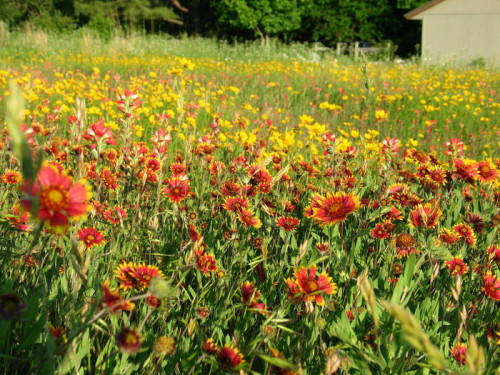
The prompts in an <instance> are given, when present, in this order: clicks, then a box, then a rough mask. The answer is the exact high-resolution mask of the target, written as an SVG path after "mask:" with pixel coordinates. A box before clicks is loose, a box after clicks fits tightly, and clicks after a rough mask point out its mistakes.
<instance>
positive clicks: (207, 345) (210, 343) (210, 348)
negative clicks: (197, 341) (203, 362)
mask: <svg viewBox="0 0 500 375" xmlns="http://www.w3.org/2000/svg"><path fill="white" fill-rule="evenodd" d="M201 350H203V351H204V352H205V353H208V354H215V353H217V352H218V351H219V347H218V346H217V344H216V343H215V342H214V339H208V340H207V341H205V342H204V343H203V346H202V347H201Z"/></svg>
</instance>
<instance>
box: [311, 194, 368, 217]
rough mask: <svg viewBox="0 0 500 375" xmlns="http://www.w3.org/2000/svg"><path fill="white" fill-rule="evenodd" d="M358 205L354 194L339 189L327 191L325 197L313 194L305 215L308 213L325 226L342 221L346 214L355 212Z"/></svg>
mask: <svg viewBox="0 0 500 375" xmlns="http://www.w3.org/2000/svg"><path fill="white" fill-rule="evenodd" d="M359 207H360V203H359V199H358V197H357V196H356V195H354V194H346V193H344V192H343V191H340V192H338V193H327V194H326V197H324V196H322V195H315V196H314V197H313V198H312V200H311V204H310V206H309V207H308V208H307V209H306V216H307V215H310V216H311V217H312V218H314V219H315V220H316V221H317V222H318V223H319V224H320V225H322V226H326V225H331V224H335V223H337V222H339V221H344V220H345V219H346V218H347V215H349V214H351V213H353V212H356V211H357V210H358V209H359Z"/></svg>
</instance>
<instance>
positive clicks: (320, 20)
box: [0, 0, 426, 51]
mask: <svg viewBox="0 0 500 375" xmlns="http://www.w3.org/2000/svg"><path fill="white" fill-rule="evenodd" d="M425 2H426V1H425V0H356V1H354V0H313V1H310V0H4V1H2V2H0V18H1V19H2V20H3V22H5V23H6V24H7V25H8V26H9V27H10V28H16V27H22V26H23V24H25V23H30V24H31V25H33V26H35V27H41V28H45V29H50V30H58V31H67V30H70V29H76V28H80V27H88V28H91V29H94V30H95V31H97V32H98V33H101V34H102V35H110V33H111V32H112V30H113V29H114V28H116V27H119V28H125V29H133V30H143V31H145V32H148V33H151V32H159V31H163V32H168V33H171V34H175V33H182V34H189V35H192V34H196V35H203V36H210V37H218V38H224V39H233V40H234V39H236V40H245V39H254V38H268V37H277V38H280V39H282V40H284V41H303V42H322V43H324V44H327V45H329V44H334V43H336V42H346V41H355V40H356V41H367V42H382V41H392V42H393V43H394V44H397V45H399V47H400V50H403V51H406V50H411V49H412V48H413V46H414V45H415V43H418V41H419V37H420V29H419V27H420V25H419V23H418V22H411V21H407V20H405V19H404V17H403V14H404V13H405V12H407V11H409V10H411V9H413V8H415V7H417V6H419V5H421V4H423V3H425Z"/></svg>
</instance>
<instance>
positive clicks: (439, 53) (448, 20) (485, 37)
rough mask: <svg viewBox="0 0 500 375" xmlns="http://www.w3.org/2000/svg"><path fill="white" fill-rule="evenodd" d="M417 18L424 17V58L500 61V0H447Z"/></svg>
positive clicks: (436, 60) (465, 61)
mask: <svg viewBox="0 0 500 375" xmlns="http://www.w3.org/2000/svg"><path fill="white" fill-rule="evenodd" d="M414 19H422V20H423V24H422V58H423V59H424V61H426V62H443V61H444V62H446V61H454V62H463V63H467V62H470V61H473V60H475V59H478V58H480V57H482V58H484V60H485V61H487V62H493V63H495V64H499V63H500V0H445V1H442V2H440V3H439V4H437V5H435V6H433V7H431V8H429V9H426V10H425V11H423V12H422V13H420V14H418V15H416V16H415V17H414Z"/></svg>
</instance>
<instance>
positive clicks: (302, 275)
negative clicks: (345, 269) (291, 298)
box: [287, 266, 337, 306]
mask: <svg viewBox="0 0 500 375" xmlns="http://www.w3.org/2000/svg"><path fill="white" fill-rule="evenodd" d="M294 275H295V279H296V285H297V286H298V291H299V292H300V293H303V294H304V295H305V297H306V298H307V299H308V300H310V301H316V303H317V304H318V305H320V306H322V305H324V303H325V299H324V298H323V296H322V295H321V293H324V294H335V293H337V284H336V283H335V282H333V281H332V278H331V277H328V275H327V274H326V273H325V272H322V273H321V274H319V276H318V278H317V279H316V267H315V266H312V267H309V269H307V268H306V267H300V268H299V269H298V270H295V272H294ZM287 284H288V285H289V287H290V285H291V283H289V282H287Z"/></svg>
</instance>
